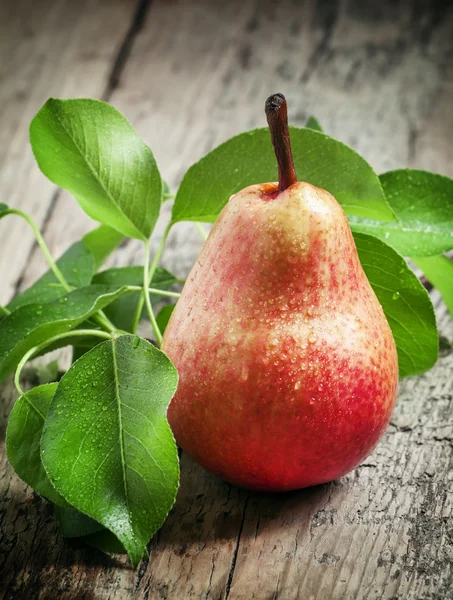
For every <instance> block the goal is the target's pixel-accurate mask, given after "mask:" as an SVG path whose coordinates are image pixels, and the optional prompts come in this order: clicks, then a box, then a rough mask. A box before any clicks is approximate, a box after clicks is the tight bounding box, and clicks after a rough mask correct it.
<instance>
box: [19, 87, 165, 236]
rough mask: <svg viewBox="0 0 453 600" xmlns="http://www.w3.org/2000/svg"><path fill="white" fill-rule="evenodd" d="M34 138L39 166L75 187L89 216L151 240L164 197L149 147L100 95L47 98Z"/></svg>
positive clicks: (59, 181) (34, 126)
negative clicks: (75, 97) (94, 96)
mask: <svg viewBox="0 0 453 600" xmlns="http://www.w3.org/2000/svg"><path fill="white" fill-rule="evenodd" d="M30 141H31V145H32V149H33V153H34V155H35V158H36V160H37V162H38V165H39V168H40V169H41V171H42V172H43V173H44V175H46V176H47V177H48V178H49V179H50V180H51V181H53V182H54V183H56V184H57V185H59V186H60V187H62V188H64V189H66V190H68V191H69V192H71V193H72V194H73V195H74V196H75V197H76V199H77V201H78V202H79V204H80V206H81V207H82V209H83V210H84V211H85V212H86V213H87V215H88V216H90V217H91V218H93V219H95V220H96V221H100V222H101V223H103V224H104V225H108V226H109V227H113V229H116V230H117V231H119V232H121V233H122V234H123V235H126V236H128V237H132V238H138V239H143V240H147V239H148V238H149V236H150V235H151V233H152V231H153V229H154V225H155V224H156V221H157V217H158V216H159V211H160V206H161V202H162V180H161V177H160V174H159V171H158V169H157V165H156V161H155V160H154V156H153V153H152V152H151V150H150V148H148V146H147V145H146V144H145V143H144V142H143V141H142V140H141V139H140V137H139V136H138V135H137V133H136V132H135V131H134V129H133V128H132V126H131V125H130V123H129V122H128V121H127V120H126V119H125V118H124V117H123V116H122V115H121V114H120V113H119V112H118V111H117V110H115V109H114V108H113V106H110V105H109V104H106V103H105V102H99V101H98V100H85V99H80V100H56V99H53V98H51V99H50V100H48V101H47V102H46V103H45V104H44V106H43V107H42V108H41V110H40V111H39V112H38V114H37V115H36V116H35V118H34V119H33V121H32V123H31V126H30Z"/></svg>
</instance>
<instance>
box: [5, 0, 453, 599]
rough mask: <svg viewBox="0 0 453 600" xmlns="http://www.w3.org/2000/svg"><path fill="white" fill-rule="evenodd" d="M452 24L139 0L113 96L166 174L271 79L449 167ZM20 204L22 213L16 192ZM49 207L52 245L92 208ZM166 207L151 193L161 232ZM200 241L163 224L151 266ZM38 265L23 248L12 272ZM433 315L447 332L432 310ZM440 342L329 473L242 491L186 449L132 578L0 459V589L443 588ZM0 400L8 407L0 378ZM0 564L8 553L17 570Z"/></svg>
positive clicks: (349, 129)
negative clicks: (356, 448)
mask: <svg viewBox="0 0 453 600" xmlns="http://www.w3.org/2000/svg"><path fill="white" fill-rule="evenodd" d="M175 15H177V17H178V18H177V21H176V17H175ZM176 23H177V24H176ZM452 27H453V16H452V11H451V9H449V8H448V7H441V6H440V5H439V7H437V8H435V7H433V6H431V5H430V4H428V3H426V4H423V3H420V5H419V6H418V12H416V11H415V9H414V8H413V7H412V6H411V3H409V2H408V3H404V4H400V5H398V6H397V7H395V6H394V5H393V3H391V2H390V1H388V2H384V3H380V4H379V7H376V8H373V7H371V5H368V8H364V7H363V5H362V4H361V3H358V2H350V3H340V2H332V3H329V4H326V3H316V2H314V1H311V2H307V3H305V4H304V5H303V6H300V5H299V3H297V2H295V1H291V0H284V1H283V2H281V3H274V2H268V3H266V2H262V3H252V2H248V3H247V2H240V1H239V0H233V1H231V2H229V3H213V2H209V0H196V1H194V2H191V3H187V2H183V0H174V1H173V2H165V1H164V0H154V1H153V3H152V5H151V8H150V10H149V13H148V17H147V19H146V22H145V23H144V26H143V28H142V30H141V31H139V32H137V35H136V37H135V40H134V44H133V46H132V50H131V53H130V55H129V57H128V60H127V63H126V64H125V68H124V71H123V72H122V76H121V78H120V79H119V81H118V86H117V88H116V89H115V90H114V91H113V94H112V96H111V101H112V103H113V104H114V105H115V106H117V107H118V108H119V109H120V110H121V111H122V112H123V113H124V114H125V115H126V116H127V117H128V118H129V119H130V120H131V121H132V123H133V124H134V125H135V126H136V127H137V129H138V130H139V132H140V133H141V134H142V135H143V137H144V138H145V139H146V140H147V141H148V142H149V143H150V145H151V147H152V148H153V150H154V152H155V154H156V157H157V159H158V162H159V165H160V167H161V170H162V172H163V174H164V176H165V178H166V179H167V180H168V181H169V182H170V183H171V185H172V187H174V188H175V186H176V185H177V183H178V182H179V180H180V178H181V176H182V174H183V173H184V171H185V170H186V169H187V167H188V166H189V165H190V164H191V163H192V162H194V161H195V160H196V159H197V158H198V157H200V156H201V155H202V154H203V153H205V152H206V151H207V150H208V149H210V148H212V147H213V146H215V145H216V144H218V143H219V142H221V141H223V140H224V139H226V138H228V137H229V136H230V135H233V134H234V133H237V132H240V131H242V130H245V129H248V128H251V127H255V126H262V125H263V124H264V117H263V114H262V105H263V101H264V99H265V97H266V96H267V95H268V94H269V93H271V92H273V91H276V90H281V91H283V92H284V93H285V94H286V95H287V97H288V99H289V102H290V117H291V120H292V122H293V123H295V124H298V125H302V124H304V122H305V119H306V117H307V116H308V115H309V114H311V113H314V114H316V115H317V116H318V117H319V118H320V120H321V122H322V123H323V125H324V127H325V129H326V130H327V131H328V132H329V133H331V134H332V135H334V136H336V137H338V138H339V139H343V140H344V141H346V142H348V143H350V144H351V145H353V146H354V147H356V148H357V149H358V150H359V151H360V152H361V153H363V154H364V156H366V157H367V158H368V160H369V161H370V162H371V163H372V164H373V166H374V167H375V168H376V170H378V171H383V170H386V169H389V168H396V167H402V166H408V165H409V166H414V167H418V168H427V169H432V170H435V171H439V172H443V173H446V174H450V175H452V174H453V171H452V164H453V161H452V158H453V154H452V153H453V149H452V148H451V144H450V140H449V137H448V135H447V132H448V130H449V129H451V126H452V125H453V115H452V114H451V111H449V108H448V107H449V98H451V91H452V81H453V78H452V73H451V70H449V69H448V65H449V62H451V58H452V53H453V38H452V36H451V31H452ZM68 81H69V79H68ZM85 93H86V94H88V92H85ZM71 94H73V95H74V94H75V92H74V91H71V90H69V91H68V93H67V94H66V95H71ZM60 95H62V94H61V93H60ZM77 95H78V94H77ZM91 95H99V93H97V92H96V91H92V92H91ZM35 108H36V107H33V110H31V113H32V114H33V112H34V110H35ZM24 120H25V117H24ZM21 123H22V121H21ZM26 125H27V121H26V120H25V127H26ZM17 143H18V147H20V148H21V150H22V148H23V146H21V144H22V142H21V143H19V142H17ZM23 143H25V142H23ZM26 179H27V178H26ZM27 185H28V184H27ZM25 198H26V199H25ZM47 198H48V197H47ZM24 206H26V207H27V208H28V209H29V210H30V207H31V209H32V212H34V208H33V204H32V200H31V195H30V193H29V192H28V195H26V196H24ZM53 208H54V210H53V212H52V214H51V217H50V219H49V220H48V222H47V224H46V238H47V239H48V241H49V245H50V246H51V248H52V249H53V251H54V252H55V253H56V254H59V253H61V252H62V251H63V250H64V249H65V247H66V246H67V245H68V244H69V243H70V242H71V241H73V240H74V239H77V237H79V236H80V235H81V234H82V233H83V232H84V231H86V229H87V228H88V227H89V220H88V219H86V218H85V217H84V216H83V215H81V212H80V210H79V209H78V208H77V206H76V203H75V201H74V200H73V199H70V198H69V196H68V195H66V194H62V195H61V196H59V198H58V199H57V201H56V202H55V204H54V207H53ZM168 212H169V206H166V207H165V211H164V215H163V217H162V219H161V220H160V222H159V226H158V231H157V233H158V234H159V233H160V232H161V231H162V228H163V226H164V224H165V222H166V219H168ZM35 214H36V213H35ZM62 232H64V235H62ZM154 243H155V241H154ZM183 244H184V248H186V249H187V250H186V252H185V253H181V247H182V245H183ZM200 247H201V240H200V239H199V238H198V234H197V232H196V230H195V229H194V228H193V226H192V225H183V224H181V225H178V226H177V227H175V229H174V231H173V232H172V235H171V237H170V239H169V244H168V248H167V250H166V253H165V255H164V261H163V262H164V265H165V266H167V267H168V268H170V269H172V270H174V271H175V272H176V273H177V274H179V275H182V276H184V275H186V274H187V271H188V269H189V268H190V265H191V264H192V262H193V260H194V257H195V255H196V253H197V252H198V250H199V248H200ZM2 249H3V243H2ZM141 258H142V255H141V248H140V246H139V244H138V243H136V242H130V243H128V244H127V245H126V246H125V247H124V248H122V250H121V251H120V253H119V254H118V256H117V257H116V258H115V262H116V263H118V264H126V263H128V262H131V261H133V262H138V261H140V260H141ZM44 268H45V265H44V263H43V261H42V258H41V256H40V254H39V253H38V252H35V253H33V255H32V256H31V258H30V262H29V264H28V268H27V269H26V270H25V272H24V283H26V284H28V283H30V282H31V281H32V280H33V279H35V278H36V276H37V274H38V273H39V272H41V271H42V270H43V269H44ZM6 276H8V272H7V273H6ZM11 289H12V288H11ZM439 315H441V316H442V318H443V321H442V330H443V331H445V332H447V333H448V335H449V336H450V337H451V322H450V321H449V320H448V318H447V317H445V310H444V309H443V308H440V309H439ZM451 356H452V355H451V354H450V355H447V356H444V357H443V358H442V359H441V361H440V362H439V364H438V365H437V366H436V368H435V370H433V371H432V372H431V373H430V374H428V375H425V376H424V377H422V378H416V379H412V380H409V381H407V382H403V384H402V386H401V392H400V402H399V406H398V408H397V410H396V413H395V416H394V419H393V424H394V425H393V426H392V427H391V428H390V429H389V432H388V433H387V435H386V437H385V439H384V441H383V442H382V444H381V445H380V446H379V447H378V449H377V450H376V451H375V452H374V453H373V455H372V456H371V457H370V458H369V459H368V460H367V462H366V463H365V465H363V466H362V467H360V468H359V469H358V470H356V471H355V472H354V473H352V474H351V475H349V476H348V477H346V478H344V479H342V480H341V481H339V482H336V483H333V484H329V485H326V486H320V487H319V488H314V489H311V490H305V491H301V492H298V493H293V494H288V495H281V496H265V495H258V494H249V493H248V492H245V491H241V490H238V489H235V488H232V487H230V486H228V485H227V484H224V483H222V482H220V481H219V480H217V479H215V478H213V477H211V476H210V475H208V474H206V473H205V472H204V471H203V470H202V469H201V468H199V467H198V466H197V465H195V464H194V463H193V462H192V461H191V460H190V459H189V458H188V457H187V456H185V455H183V457H182V482H181V489H180V493H179V496H178V500H177V503H176V506H175V508H174V510H173V511H172V513H171V515H170V517H169V519H168V520H167V522H166V524H165V525H164V527H163V529H162V530H161V532H160V533H159V534H158V535H157V536H156V537H155V539H154V540H153V541H152V544H151V547H150V554H151V557H150V561H149V563H143V564H142V565H141V567H140V569H139V571H138V573H136V574H135V573H132V572H131V571H129V570H128V569H127V568H125V562H124V561H120V563H114V562H113V561H112V560H111V559H108V558H105V557H102V556H101V555H100V554H98V553H97V552H95V551H92V550H89V549H86V548H82V547H80V546H77V544H74V543H68V542H63V541H62V540H61V539H59V538H58V537H57V536H56V535H55V528H54V525H53V521H52V519H51V516H50V512H49V509H48V507H47V506H46V504H45V503H44V502H42V501H40V500H38V499H36V498H35V497H34V496H32V495H31V494H30V493H29V491H27V490H26V486H24V485H23V484H22V483H20V482H19V481H18V479H17V478H16V477H15V476H13V475H12V474H11V469H10V467H9V466H7V467H6V470H3V471H2V475H3V482H2V486H4V487H2V489H4V490H6V491H5V494H4V498H5V499H4V501H2V502H1V505H2V509H3V510H7V511H8V515H7V518H5V519H4V520H3V521H4V522H5V523H7V530H6V533H7V534H6V535H5V536H4V539H5V543H6V548H7V552H8V553H9V552H11V555H10V558H9V560H8V562H7V563H6V569H7V570H8V571H9V573H10V575H9V579H8V580H7V581H8V585H7V588H6V590H7V591H6V595H5V597H13V596H14V597H21V594H22V595H24V594H25V595H24V596H23V597H27V598H34V597H41V598H52V597H62V598H67V599H70V598H71V599H72V598H80V597H82V596H86V597H87V598H90V597H91V598H109V597H112V598H126V597H135V598H137V599H138V598H140V599H142V598H149V599H151V598H169V599H179V598H183V597H184V598H185V597H187V598H213V599H217V598H226V597H228V598H230V599H233V598H234V599H236V598H237V599H242V598H253V597H255V598H277V597H278V598H280V599H284V600H286V599H292V598H304V600H305V598H319V599H324V598H335V599H337V598H338V599H339V598H348V599H349V598H357V599H363V600H365V599H366V598H373V597H376V598H389V599H390V598H409V599H410V598H413V599H419V598H426V599H427V598H430V599H432V598H439V599H440V598H446V597H448V594H449V592H450V591H451V589H452V580H451V567H450V562H451V557H452V555H453V548H452V539H451V535H450V533H451V532H450V529H451V527H449V526H448V519H449V518H451V510H452V507H451V500H449V498H448V492H449V491H450V492H451V478H450V479H449V477H450V476H449V475H448V469H449V468H450V467H451V461H452V456H451V448H452V441H451V430H450V429H448V427H445V426H444V423H445V422H447V421H448V419H449V418H450V420H451V411H452V410H453V408H452V406H451V393H452V391H451V387H452V384H451V377H450V375H449V372H450V371H451V366H452V363H451ZM2 396H3V397H4V398H5V400H6V404H7V405H8V404H9V402H8V400H9V399H10V400H12V399H13V397H14V393H13V392H11V387H10V386H4V388H3V392H2ZM8 410H9V409H7V411H8ZM439 431H440V432H441V435H439V434H438V432H439ZM3 460H4V454H3ZM1 466H3V465H1ZM11 500H13V502H11ZM8 501H9V502H10V504H8ZM14 564H22V565H23V572H22V573H20V574H19V575H17V573H16V574H13V572H12V569H11V565H14ZM435 569H436V570H435ZM40 586H41V590H40V591H39V589H38V588H39V587H40Z"/></svg>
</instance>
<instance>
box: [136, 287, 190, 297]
mask: <svg viewBox="0 0 453 600" xmlns="http://www.w3.org/2000/svg"><path fill="white" fill-rule="evenodd" d="M125 287H126V288H127V289H128V290H129V291H130V292H141V291H142V290H143V288H142V287H141V286H140V285H127V286H125ZM148 292H149V293H150V294H153V295H155V296H165V297H168V298H179V297H180V295H181V294H180V293H179V292H167V291H166V290H159V289H158V288H148Z"/></svg>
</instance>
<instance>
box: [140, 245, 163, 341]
mask: <svg viewBox="0 0 453 600" xmlns="http://www.w3.org/2000/svg"><path fill="white" fill-rule="evenodd" d="M141 297H142V298H143V297H144V298H145V304H146V310H147V311H148V317H149V320H150V321H151V325H152V326H153V330H154V335H155V336H156V340H157V343H158V344H159V346H160V345H161V343H162V333H161V331H160V329H159V325H158V324H157V321H156V317H155V316H154V311H153V307H152V304H151V299H150V297H149V242H148V241H146V242H145V264H144V265H143V293H142V296H141Z"/></svg>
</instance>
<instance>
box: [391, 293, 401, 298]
mask: <svg viewBox="0 0 453 600" xmlns="http://www.w3.org/2000/svg"><path fill="white" fill-rule="evenodd" d="M399 297H400V293H399V292H395V293H394V294H393V296H392V298H393V300H398V298H399Z"/></svg>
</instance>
